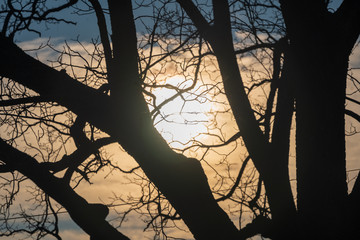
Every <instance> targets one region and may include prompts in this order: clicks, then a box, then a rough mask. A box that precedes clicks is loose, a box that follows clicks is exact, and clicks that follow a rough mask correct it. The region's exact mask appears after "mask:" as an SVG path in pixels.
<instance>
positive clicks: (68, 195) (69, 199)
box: [0, 140, 129, 240]
mask: <svg viewBox="0 0 360 240" xmlns="http://www.w3.org/2000/svg"><path fill="white" fill-rule="evenodd" d="M0 150H1V151H0V158H1V160H2V161H3V162H5V163H6V164H7V165H8V166H9V167H10V168H12V169H14V170H17V171H19V172H20V173H21V174H23V175H25V176H27V177H28V178H29V179H31V180H32V181H33V182H34V183H35V184H36V185H37V186H38V187H39V188H41V189H42V190H43V191H44V192H46V193H47V194H48V195H49V196H50V197H52V198H53V199H54V200H55V201H57V202H58V203H60V204H61V205H62V206H64V207H65V208H66V210H67V211H68V212H69V214H70V216H71V218H72V219H73V220H74V221H75V222H76V223H77V224H78V225H79V226H80V227H81V228H82V229H83V230H84V231H85V232H86V233H88V234H89V235H90V236H91V237H95V238H96V239H104V238H106V239H114V240H118V239H129V238H127V237H126V236H124V235H123V234H121V233H120V232H118V231H117V230H116V229H115V228H114V227H112V226H111V225H110V224H109V223H108V222H107V221H105V217H104V214H103V212H104V211H103V207H101V209H100V208H99V204H89V203H88V202H87V201H86V200H85V199H83V198H82V197H80V196H79V195H77V194H76V193H75V191H74V190H73V189H72V188H71V187H70V186H69V185H67V184H65V183H64V182H63V181H62V180H61V179H59V178H57V177H55V176H53V175H52V174H50V173H49V172H48V171H46V170H45V169H44V168H41V167H40V164H39V163H38V162H37V161H36V160H35V159H34V158H32V157H30V156H29V155H27V154H25V153H23V152H21V151H19V150H17V149H15V148H13V147H11V146H10V145H8V144H7V143H5V142H4V141H3V140H0ZM99 209H100V210H99Z"/></svg>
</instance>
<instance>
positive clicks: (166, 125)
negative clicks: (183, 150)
mask: <svg viewBox="0 0 360 240" xmlns="http://www.w3.org/2000/svg"><path fill="white" fill-rule="evenodd" d="M192 84H193V81H191V80H188V81H187V80H186V79H185V78H184V77H183V76H179V75H176V76H173V77H170V78H168V79H166V81H165V83H164V86H165V85H166V87H161V88H155V89H154V90H153V91H152V93H153V94H154V95H155V96H156V102H155V103H156V106H161V107H160V108H159V109H158V111H153V112H154V115H153V116H154V125H155V127H156V129H157V130H158V131H159V132H160V134H161V135H162V136H163V138H164V139H165V140H166V141H167V142H168V143H169V144H170V145H171V146H173V147H179V146H180V145H182V146H184V145H186V144H187V143H188V142H189V141H190V140H192V139H195V138H200V137H201V135H202V133H206V132H207V125H208V122H209V114H208V113H209V112H210V110H211V105H210V102H209V101H208V99H207V96H206V94H205V91H204V90H203V89H202V88H201V87H199V86H197V85H195V87H194V88H192V89H191V90H189V91H186V92H183V93H181V94H178V95H177V96H176V94H177V93H179V91H181V90H182V89H186V88H188V87H189V86H191V85H192ZM174 96H176V97H174ZM168 99H171V100H168ZM164 103H165V104H164ZM153 109H154V108H153ZM153 109H152V110H153Z"/></svg>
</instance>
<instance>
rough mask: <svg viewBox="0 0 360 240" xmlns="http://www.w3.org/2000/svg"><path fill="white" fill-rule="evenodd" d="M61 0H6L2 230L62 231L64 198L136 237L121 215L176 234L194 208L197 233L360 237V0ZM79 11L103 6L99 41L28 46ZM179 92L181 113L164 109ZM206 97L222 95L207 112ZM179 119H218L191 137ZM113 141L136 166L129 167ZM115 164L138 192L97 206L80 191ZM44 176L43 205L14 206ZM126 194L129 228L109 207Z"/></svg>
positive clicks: (118, 232)
mask: <svg viewBox="0 0 360 240" xmlns="http://www.w3.org/2000/svg"><path fill="white" fill-rule="evenodd" d="M57 4H58V5H54V4H51V3H49V1H34V0H29V1H11V0H9V1H6V2H5V1H4V2H3V3H2V5H1V6H2V9H1V11H0V17H1V22H2V32H1V36H0V44H1V47H0V53H1V57H0V61H1V64H0V76H1V101H0V107H1V110H0V114H1V130H2V132H1V139H2V140H1V141H0V150H1V151H0V163H1V165H0V172H1V182H0V184H1V186H2V193H1V198H2V203H1V208H0V214H1V216H2V219H3V223H0V228H1V232H0V234H1V235H2V236H8V235H14V234H20V233H26V234H29V235H31V236H33V237H35V238H37V239H41V238H43V237H44V236H53V237H54V238H56V239H61V231H59V229H58V222H59V219H58V214H59V213H60V212H62V211H67V212H68V213H69V215H70V216H71V218H72V220H73V221H74V222H75V223H76V224H77V225H78V226H79V227H81V228H82V229H83V230H84V231H85V232H86V233H87V234H89V235H90V237H91V239H129V238H131V236H128V237H129V238H128V237H127V236H125V235H124V234H123V233H122V228H121V223H122V222H123V221H124V220H126V219H127V216H128V215H129V214H130V213H132V212H136V213H137V214H140V215H142V216H144V217H145V221H146V226H145V228H146V229H152V230H153V231H154V234H155V237H154V238H156V237H159V236H160V237H163V238H171V237H172V236H171V234H170V235H169V234H168V231H167V229H171V228H178V229H179V230H180V229H181V222H179V220H182V221H183V222H184V223H185V225H186V227H187V228H188V230H189V232H190V233H191V234H192V235H193V237H194V238H196V239H247V238H251V237H253V236H255V235H257V234H261V236H263V237H269V238H271V239H286V238H290V239H297V238H298V239H322V238H324V239H325V238H326V239H342V238H346V237H348V238H354V237H356V236H358V230H357V225H358V219H356V218H354V216H357V215H358V213H359V207H358V206H357V202H358V200H359V190H360V186H359V185H360V184H359V181H360V180H359V178H358V177H357V178H356V180H355V181H352V182H350V184H354V187H353V188H352V190H351V191H349V190H348V185H349V183H348V181H347V171H348V170H349V169H347V168H346V160H347V158H346V156H345V152H346V151H345V136H346V134H345V133H346V131H345V115H348V116H350V117H352V118H353V119H355V120H356V121H359V119H360V117H359V115H358V114H357V112H356V110H354V108H348V109H345V101H347V103H348V106H350V107H351V106H355V107H356V106H357V105H358V104H359V99H357V93H358V92H359V91H358V84H359V82H358V80H357V78H356V70H357V69H356V67H353V68H351V69H350V68H349V56H350V55H351V53H352V52H353V49H354V47H355V46H356V43H357V40H358V36H359V31H360V26H359V24H358V23H359V22H360V21H359V19H358V18H359V16H360V4H359V2H358V1H355V0H354V1H352V0H345V1H343V2H342V3H341V4H340V7H338V8H336V9H335V10H333V9H332V5H331V4H332V3H331V2H330V1H306V2H301V3H294V2H290V1H279V2H277V1H272V0H264V1H255V0H254V1H249V0H244V1H240V0H238V1H224V0H223V1H221V0H213V1H211V2H210V1H191V0H177V1H171V0H169V1H167V0H164V1H130V0H127V1H115V0H108V1H107V4H106V3H104V2H101V1H98V0H83V1H76V0H75V1H73V0H70V1H63V2H61V1H60V2H58V3H57ZM69 9H72V10H73V11H74V12H75V13H76V16H77V17H79V18H80V17H82V16H83V15H89V14H93V15H95V16H96V18H97V23H98V26H97V27H98V30H99V38H98V39H92V40H91V41H88V42H84V41H80V40H79V39H78V40H75V41H74V43H70V41H68V40H67V41H66V42H64V43H63V45H62V48H59V46H54V45H53V44H52V43H51V40H49V41H48V42H46V43H44V44H43V45H41V46H38V47H36V48H35V49H27V50H25V49H24V46H22V45H21V44H22V43H21V42H19V41H21V38H20V35H19V34H20V33H22V32H33V33H35V34H40V35H41V32H42V31H44V29H43V28H42V27H41V25H38V24H46V25H47V26H48V27H51V24H53V23H55V24H74V23H75V20H73V19H71V20H70V19H66V17H62V18H59V17H57V16H59V14H60V13H62V12H63V11H68V10H69ZM17 43H18V44H17ZM19 46H22V47H23V49H22V48H20V47H19ZM44 49H47V51H51V52H52V55H51V56H50V55H47V59H41V57H39V54H41V52H42V51H44ZM54 56H55V57H54ZM45 61H47V62H45ZM174 76H176V79H175V80H174V81H175V82H171V81H170V80H171V79H172V77H174ZM169 79H170V80H169ZM347 82H349V83H351V87H348V88H347V87H346V84H347ZM347 90H348V92H347ZM159 91H163V92H164V91H165V92H167V95H166V96H161V95H159V94H158V93H159ZM347 93H348V94H351V95H347ZM178 100H179V101H180V105H177V107H178V109H176V111H175V112H171V113H169V112H167V111H165V110H164V109H166V107H168V106H171V104H172V103H174V102H176V101H178ZM194 103H195V104H198V105H200V106H204V105H208V106H210V107H209V110H207V111H206V115H207V116H208V117H207V118H206V119H202V117H201V113H199V112H198V110H197V109H195V107H194V106H195V105H191V104H194ZM175 115H178V116H180V118H179V117H177V118H176V117H174V116H175ZM185 115H188V116H190V117H188V118H186V117H184V116H185ZM194 116H195V117H194ZM181 119H182V120H181ZM203 122H205V124H203ZM165 123H167V124H184V125H187V126H191V125H195V126H197V127H199V126H202V127H204V130H202V131H198V132H196V131H194V132H193V133H194V135H193V136H192V138H186V140H181V139H179V138H177V136H172V135H171V133H167V132H166V129H165V130H164V129H161V124H165ZM292 129H295V131H296V134H293V132H294V131H293V130H292ZM353 132H354V131H353ZM355 132H356V131H355ZM175 134H179V132H178V133H175ZM292 135H296V141H294V139H292V137H291V136H292ZM110 144H118V145H120V146H121V148H122V149H123V150H124V151H125V152H126V153H127V154H129V155H130V156H131V157H132V158H134V160H135V161H136V163H137V165H136V166H132V167H131V168H129V169H124V168H123V167H121V164H119V163H118V162H117V161H115V160H114V159H112V158H111V157H109V150H108V148H107V146H109V145H110ZM292 144H295V146H296V153H295V152H292V150H291V145H292ZM292 154H295V156H296V159H295V161H296V187H294V184H292V183H293V179H291V178H290V174H293V172H295V170H294V169H291V167H290V158H293V156H292ZM103 169H107V170H106V171H110V172H112V171H119V172H120V173H121V174H122V175H126V177H127V178H128V181H129V182H130V183H133V184H135V185H137V186H139V187H140V188H139V189H140V190H139V192H137V193H136V194H135V195H134V196H131V195H129V196H127V197H119V196H115V197H114V198H113V200H112V201H113V202H112V203H111V204H110V203H109V204H105V203H89V201H87V200H86V199H85V198H84V197H82V196H80V195H79V194H78V193H77V192H76V189H77V187H78V186H80V185H81V184H82V182H84V181H85V182H91V181H92V178H94V177H95V176H96V175H97V174H99V172H101V171H102V170H103ZM29 180H30V181H31V182H32V183H33V184H34V185H31V191H28V193H30V194H29V196H27V200H28V202H30V203H31V204H30V205H31V207H30V209H28V210H31V209H32V210H36V211H35V212H36V214H28V211H26V209H23V208H19V209H16V208H15V207H14V206H13V202H14V201H15V198H16V197H17V196H22V195H20V194H22V193H21V192H22V191H23V188H26V186H29V184H30V183H29ZM120 187H121V186H119V188H120ZM224 203H225V204H224ZM115 205H120V206H122V207H123V208H121V209H120V210H118V211H117V212H116V213H117V214H118V215H119V226H117V225H116V224H117V223H115V222H109V221H107V220H106V217H107V216H108V214H109V207H111V206H115ZM16 214H17V215H16ZM14 216H21V218H22V219H24V224H22V225H21V226H19V225H18V224H16V223H14V221H13V220H14V219H15V218H14ZM235 219H237V220H238V223H237V222H235V221H234V220H235ZM354 219H355V220H354ZM244 223H245V224H244Z"/></svg>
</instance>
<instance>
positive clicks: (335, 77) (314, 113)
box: [292, 33, 348, 239]
mask: <svg viewBox="0 0 360 240" xmlns="http://www.w3.org/2000/svg"><path fill="white" fill-rule="evenodd" d="M317 34H318V33H316V34H315V33H314V35H312V36H307V37H308V38H307V40H306V41H300V42H295V43H294V44H292V53H293V54H294V56H293V57H295V58H296V59H297V61H296V64H297V66H296V68H297V71H296V74H297V79H296V157H297V164H296V167H297V193H298V196H297V203H298V211H299V217H300V224H301V227H302V229H306V231H305V232H306V233H309V234H311V235H314V234H315V235H317V237H321V238H322V239H341V236H342V233H343V230H344V229H343V227H342V226H339V225H341V222H342V221H343V220H344V218H345V217H346V215H345V212H346V211H345V204H346V199H347V183H346V165H345V128H344V127H345V122H344V104H345V87H346V74H347V66H348V55H347V54H346V53H344V51H341V50H340V49H341V48H337V47H336V45H337V46H339V45H340V46H341V43H336V44H335V43H334V42H332V41H331V40H329V39H331V38H330V36H326V37H323V38H318V37H317V36H316V35H317ZM337 40H338V41H339V39H337ZM304 49H307V51H304ZM338 49H339V50H338ZM313 237H314V236H313Z"/></svg>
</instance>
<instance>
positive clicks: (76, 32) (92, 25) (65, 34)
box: [4, 1, 360, 240]
mask: <svg viewBox="0 0 360 240" xmlns="http://www.w3.org/2000/svg"><path fill="white" fill-rule="evenodd" d="M102 2H105V1H102ZM334 4H335V5H334V8H335V6H336V5H337V4H338V2H335V3H334ZM73 12H74V9H70V10H67V11H66V12H62V13H61V16H62V17H63V18H66V19H70V20H71V19H76V22H77V24H76V26H74V25H68V24H54V25H49V26H48V28H45V27H44V26H43V25H39V26H38V29H40V30H41V32H42V35H41V39H39V36H38V35H36V34H34V33H21V34H19V35H17V36H16V38H15V39H16V41H17V42H18V43H20V46H22V47H24V48H27V47H30V46H31V44H38V43H39V42H41V41H46V39H48V38H51V39H52V40H51V41H53V42H54V44H55V46H61V42H63V41H64V40H67V39H77V38H78V39H79V40H80V41H82V42H85V41H89V39H92V38H97V37H98V29H97V23H96V18H95V17H94V15H83V16H81V17H78V16H77V15H74V13H73ZM139 26H140V25H139ZM44 29H45V30H44ZM57 44H58V45H57ZM33 46H35V45H33ZM42 53H43V54H44V55H43V57H44V58H46V57H48V55H46V54H48V52H46V51H44V52H42ZM359 56H360V52H359V50H358V49H357V50H356V51H354V54H353V55H352V56H351V64H352V66H353V67H359V65H360V62H359ZM40 58H41V56H40ZM245 60H246V59H244V61H245ZM355 74H358V73H355ZM179 78H180V79H181V76H173V77H172V78H170V82H172V83H173V84H174V85H176V84H177V81H179ZM174 103H175V104H181V103H176V102H175V101H174ZM195 104H196V103H195ZM204 105H205V106H204ZM204 105H202V107H204V108H205V111H208V110H209V108H211V107H210V106H208V105H207V106H206V104H204ZM176 106H178V105H174V106H172V105H171V104H170V105H168V110H166V109H165V110H164V111H167V112H166V114H172V112H171V111H172V110H173V109H174V108H175V107H176ZM195 107H196V106H195ZM353 107H355V106H353ZM189 108H190V109H191V108H194V105H189ZM198 116H199V115H198ZM200 116H201V117H202V118H203V119H204V121H206V114H202V115H200ZM349 121H351V120H349ZM349 121H348V126H349V129H350V128H351V126H350V125H349ZM162 124H163V125H162ZM162 124H159V126H158V129H159V131H160V132H165V135H164V136H165V138H166V136H169V132H170V135H172V134H173V135H179V134H180V133H181V134H182V136H183V139H181V140H182V141H183V142H186V140H187V138H189V135H191V134H192V133H193V132H194V131H199V128H202V127H203V125H199V126H196V125H195V126H194V129H196V130H194V129H192V130H191V131H190V132H187V130H188V129H189V127H185V128H177V130H176V131H175V132H173V133H171V130H168V129H167V127H168V126H169V125H167V123H162ZM351 124H353V125H354V126H355V127H356V123H354V122H353V121H351ZM190 128H191V126H190ZM227 128H229V129H230V128H232V129H233V131H234V128H235V127H234V126H233V125H231V126H227ZM198 133H199V132H197V134H198ZM229 135H230V134H229ZM169 139H170V137H169ZM169 139H167V140H169ZM358 142H359V137H357V135H356V136H351V137H348V138H347V148H348V149H351V152H352V153H351V154H348V156H347V157H348V163H347V164H348V167H349V169H359V168H360V165H359V161H358V159H357V156H359V153H360V148H358V146H357V145H358V144H357V143H358ZM174 144H175V145H174V146H175V147H178V145H176V143H174ZM113 148H116V149H115V150H114V149H113V150H112V151H114V156H117V155H121V158H126V159H127V160H126V161H125V162H126V163H127V164H128V165H126V164H125V165H126V166H125V165H124V167H127V168H129V167H131V166H134V162H133V160H132V159H131V158H130V157H129V156H126V154H125V153H121V149H120V148H119V147H118V146H117V147H113ZM349 152H350V151H349ZM213 154H214V155H215V154H217V153H213ZM235 154H239V153H238V152H236V153H234V155H235ZM219 155H221V153H219ZM219 155H218V156H219ZM122 162H124V161H122ZM355 173H356V172H355V171H354V172H351V173H350V174H349V178H353V177H354V176H355ZM104 175H107V173H106V172H104V173H102V174H99V175H98V176H96V177H95V178H94V179H93V182H94V184H91V185H89V184H85V185H83V186H82V187H81V188H79V189H78V191H79V194H81V195H82V196H86V198H87V199H88V200H89V202H99V201H100V202H101V201H104V199H106V198H110V197H112V196H113V194H121V192H114V190H113V189H117V188H118V186H119V185H120V186H121V191H125V192H132V191H133V187H134V186H132V185H131V184H128V185H126V184H124V182H126V180H125V179H122V180H120V179H121V177H120V176H118V175H117V174H114V175H110V176H108V179H107V181H106V182H104V181H103V178H104ZM109 184H110V185H112V186H113V187H111V186H109ZM94 193H97V194H94ZM60 217H61V218H62V221H61V223H60V229H62V230H61V231H62V237H63V239H69V240H75V239H80V240H82V239H88V237H87V235H86V234H84V233H83V232H82V231H81V229H79V228H78V227H77V226H76V225H75V224H73V223H72V221H71V220H69V217H68V216H67V215H66V214H62V215H61V216H60ZM115 217H116V213H115V212H114V211H113V212H112V213H111V214H110V216H109V217H108V218H109V219H111V218H115ZM131 218H132V219H135V220H133V221H129V222H128V223H125V224H124V228H122V229H123V230H122V232H123V233H124V234H128V235H129V236H132V238H133V239H143V236H144V233H143V232H142V231H139V229H142V228H143V227H144V224H142V223H141V221H140V220H136V219H137V218H139V216H132V217H131ZM134 223H138V225H134ZM145 235H146V233H145ZM148 236H149V237H150V236H151V233H149V234H148ZM184 236H185V238H188V237H189V235H184ZM4 239H5V240H7V239H6V238H4ZM9 239H12V238H9Z"/></svg>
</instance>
